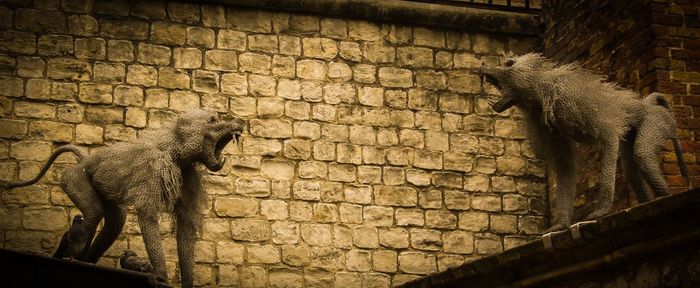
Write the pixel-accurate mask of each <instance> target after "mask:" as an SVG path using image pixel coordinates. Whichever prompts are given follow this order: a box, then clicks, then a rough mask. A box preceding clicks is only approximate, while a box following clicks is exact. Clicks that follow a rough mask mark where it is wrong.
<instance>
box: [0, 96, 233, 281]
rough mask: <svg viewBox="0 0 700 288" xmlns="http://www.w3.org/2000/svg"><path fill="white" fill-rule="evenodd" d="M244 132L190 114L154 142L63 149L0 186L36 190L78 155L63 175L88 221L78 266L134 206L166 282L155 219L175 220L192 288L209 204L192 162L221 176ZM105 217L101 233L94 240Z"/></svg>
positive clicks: (106, 243)
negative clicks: (56, 164) (35, 170)
mask: <svg viewBox="0 0 700 288" xmlns="http://www.w3.org/2000/svg"><path fill="white" fill-rule="evenodd" d="M243 129H244V121H243V120H241V119H238V118H233V117H231V118H230V119H225V120H220V119H219V117H218V115H217V114H216V113H215V112H208V111H203V110H197V111H191V112H187V113H184V114H182V115H180V116H179V117H178V118H177V121H176V123H175V124H174V126H172V127H169V128H165V129H162V130H159V131H157V132H154V133H153V135H151V136H150V137H147V138H145V139H143V138H142V139H140V140H138V141H135V142H124V143H118V144H115V145H112V146H107V147H104V148H102V149H100V150H98V151H97V152H96V153H94V154H93V155H90V156H88V155H86V154H84V153H83V152H82V151H81V150H80V149H78V147H76V146H72V145H66V146H61V147H59V148H58V149H56V150H55V151H54V152H53V153H52V154H51V156H50V157H49V159H48V161H47V162H46V164H45V165H44V167H42V169H41V171H40V173H39V175H37V176H36V177H35V178H33V179H31V180H28V181H24V182H18V183H2V185H0V188H4V189H9V188H13V187H19V186H27V185H31V184H34V183H36V182H37V181H39V179H40V178H41V177H42V176H43V175H44V174H45V173H46V171H47V170H48V168H49V166H50V165H51V164H52V163H53V161H54V160H55V159H56V158H57V157H58V156H59V155H60V154H62V153H65V152H71V153H74V154H76V155H77V157H78V164H76V165H73V166H70V167H67V168H66V169H65V170H64V172H63V175H62V179H61V187H62V188H63V191H65V192H66V194H67V195H68V197H69V198H70V199H71V201H73V203H74V204H75V205H76V206H77V207H78V209H79V210H80V211H81V212H82V214H83V216H84V218H85V227H86V230H87V231H88V242H87V243H88V245H86V247H85V249H83V252H82V253H81V255H80V257H79V260H81V261H88V262H92V263H95V262H97V260H98V259H99V258H100V257H101V256H102V255H103V254H104V252H105V251H106V250H107V249H108V248H109V247H110V246H111V245H112V243H113V242H114V241H115V240H116V239H117V237H118V236H119V234H120V233H121V230H122V228H123V226H124V222H125V220H126V215H127V213H126V207H127V206H133V207H134V208H135V210H136V213H137V216H138V223H139V226H140V227H141V234H142V236H143V242H144V244H145V247H146V252H147V253H148V258H149V260H150V262H151V264H152V265H153V267H154V268H155V270H156V272H158V274H160V275H161V276H163V277H164V278H165V279H168V278H167V271H166V266H165V259H164V256H163V248H162V244H161V238H160V233H159V231H158V220H159V219H158V217H159V214H158V213H159V211H162V210H164V211H167V212H170V214H171V215H172V217H173V218H174V223H175V225H174V230H175V231H176V241H177V253H178V259H179V266H180V276H181V277H180V279H181V284H182V286H183V287H190V286H192V283H193V275H192V273H193V272H192V269H193V265H194V244H195V237H196V233H197V231H198V230H199V231H201V224H202V213H201V208H202V206H203V205H204V204H205V203H206V198H207V195H206V193H205V192H204V191H202V186H201V176H200V173H199V172H198V170H197V168H196V167H195V164H196V163H201V164H203V165H204V166H205V167H206V168H207V169H209V170H211V171H219V170H221V169H222V168H223V167H224V163H225V162H226V161H225V158H223V159H222V156H221V152H222V150H223V149H224V147H225V146H226V145H227V144H228V143H229V142H230V141H231V140H232V139H234V138H235V139H236V141H238V138H239V137H240V135H241V133H242V131H243ZM4 189H3V190H4ZM103 217H104V225H103V228H102V230H101V231H100V233H99V234H97V237H96V238H95V239H94V241H92V239H93V236H94V235H95V232H96V229H97V226H98V224H99V222H100V221H101V220H102V218H103Z"/></svg>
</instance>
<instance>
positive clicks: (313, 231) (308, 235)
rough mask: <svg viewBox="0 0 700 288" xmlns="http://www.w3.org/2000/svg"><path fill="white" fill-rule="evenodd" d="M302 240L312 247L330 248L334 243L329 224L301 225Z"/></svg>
mask: <svg viewBox="0 0 700 288" xmlns="http://www.w3.org/2000/svg"><path fill="white" fill-rule="evenodd" d="M301 238H302V239H303V240H304V242H306V244H309V245H311V246H328V245H331V243H332V242H333V237H332V234H331V226H330V225H328V224H306V223H302V224H301Z"/></svg>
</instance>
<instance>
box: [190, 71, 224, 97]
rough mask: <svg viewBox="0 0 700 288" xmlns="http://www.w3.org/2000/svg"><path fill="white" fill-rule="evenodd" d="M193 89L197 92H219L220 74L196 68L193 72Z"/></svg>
mask: <svg viewBox="0 0 700 288" xmlns="http://www.w3.org/2000/svg"><path fill="white" fill-rule="evenodd" d="M192 78H193V79H192V89H193V90H194V91H197V92H205V93H212V94H214V93H217V92H219V74H217V73H214V72H210V71H204V70H195V71H193V72H192Z"/></svg>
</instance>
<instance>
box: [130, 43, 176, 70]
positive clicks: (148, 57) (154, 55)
mask: <svg viewBox="0 0 700 288" xmlns="http://www.w3.org/2000/svg"><path fill="white" fill-rule="evenodd" d="M138 52H139V53H138V55H137V60H138V62H140V63H143V64H150V65H160V66H167V65H170V48H168V47H166V46H160V45H151V44H145V43H139V46H138Z"/></svg>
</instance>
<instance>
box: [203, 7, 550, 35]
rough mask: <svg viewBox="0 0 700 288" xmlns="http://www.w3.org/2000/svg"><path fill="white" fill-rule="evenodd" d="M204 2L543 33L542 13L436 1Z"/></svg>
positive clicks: (497, 30) (467, 28) (497, 31)
mask: <svg viewBox="0 0 700 288" xmlns="http://www.w3.org/2000/svg"><path fill="white" fill-rule="evenodd" d="M202 2H209V3H217V4H226V5H232V6H243V7H248V8H258V9H267V10H276V11H279V10H282V11H289V12H300V13H314V14H324V15H330V16H336V17H349V18H356V19H369V20H379V21H389V22H398V23H403V24H409V25H426V26H433V27H440V28H450V29H459V30H467V31H477V32H488V33H505V34H517V35H540V34H541V33H542V26H541V21H540V17H539V16H538V15H533V14H528V13H519V12H505V11H498V10H489V9H479V8H471V7H459V6H452V5H443V4H433V3H421V2H409V1H396V0H387V1H374V0H266V1H260V0H206V1H202Z"/></svg>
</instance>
